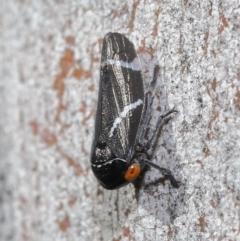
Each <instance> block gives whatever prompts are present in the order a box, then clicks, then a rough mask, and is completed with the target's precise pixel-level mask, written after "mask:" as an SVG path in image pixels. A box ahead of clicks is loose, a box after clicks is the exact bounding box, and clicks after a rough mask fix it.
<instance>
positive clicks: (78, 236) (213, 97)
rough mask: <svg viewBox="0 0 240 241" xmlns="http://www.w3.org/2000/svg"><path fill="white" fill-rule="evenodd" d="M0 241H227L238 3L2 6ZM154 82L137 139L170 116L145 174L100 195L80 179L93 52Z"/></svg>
mask: <svg viewBox="0 0 240 241" xmlns="http://www.w3.org/2000/svg"><path fill="white" fill-rule="evenodd" d="M0 16H1V17H0V26H1V27H0V29H1V30H0V31H1V39H0V49H1V55H0V58H1V67H0V79H1V81H0V103H1V110H0V135H1V136H0V178H1V184H0V197H1V198H0V239H1V240H6V241H9V240H18V241H25V240H34V241H38V240H39V241H40V240H41V241H48V240H49V241H50V240H51V241H52V240H64V241H65V240H69V241H75V240H76V241H77V240H93V241H95V240H96V241H99V240H104V241H105V240H106V241H108V240H114V241H117V240H121V241H122V240H124V241H125V240H137V241H139V240H144V241H153V240H157V241H158V240H161V241H163V240H177V241H178V240H184V241H185V240H191V241H194V240H231V241H233V240H240V189H239V186H240V161H239V156H240V25H239V23H240V2H239V1H238V0H230V1H215V0H213V1H188V0H184V1H154V0H152V1H148V0H147V1H140V0H138V1H131V0H130V1H108V0H102V1H76V0H72V1H53V0H48V1H13V0H9V1H2V3H1V8H0ZM110 31H111V32H120V33H122V34H124V35H126V36H127V37H128V38H129V39H130V40H131V41H132V42H133V43H134V44H135V47H136V50H137V52H138V53H139V58H140V61H141V63H142V69H143V76H144V79H145V83H146V85H147V83H149V81H151V78H152V75H153V68H154V66H155V65H156V64H159V65H160V67H161V75H159V77H158V83H157V88H156V92H155V99H154V103H153V109H154V112H153V115H152V119H151V127H153V126H154V124H155V123H156V121H157V118H158V116H159V115H160V114H161V113H163V112H165V111H166V110H169V109H170V108H172V107H173V106H175V107H176V109H177V110H178V113H177V114H175V115H173V116H172V118H169V119H168V121H167V122H166V123H165V125H164V126H163V127H162V129H161V132H160V133H159V135H158V137H157V140H156V143H155V147H154V149H153V151H152V153H151V160H152V161H153V162H154V163H156V164H159V165H161V166H162V167H165V168H168V169H170V170H171V171H172V172H173V173H174V175H175V176H176V178H177V179H178V180H180V181H181V185H180V187H179V188H178V189H174V188H173V187H171V185H170V182H169V180H167V179H164V178H162V175H161V173H159V172H158V171H157V170H154V169H148V170H146V171H145V172H144V173H143V174H142V175H141V177H140V179H139V180H138V181H137V182H136V183H135V186H134V185H133V184H129V185H127V186H125V187H123V188H121V189H118V190H114V191H108V190H104V189H103V188H102V187H100V185H99V184H98V183H97V181H96V179H95V177H94V176H93V173H92V171H91V168H90V151H91V142H92V137H93V132H94V117H95V112H96V106H97V97H98V84H99V69H100V56H101V45H102V39H103V37H104V35H105V34H106V33H108V32H110Z"/></svg>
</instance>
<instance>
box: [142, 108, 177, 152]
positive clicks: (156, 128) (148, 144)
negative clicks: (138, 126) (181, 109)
mask: <svg viewBox="0 0 240 241" xmlns="http://www.w3.org/2000/svg"><path fill="white" fill-rule="evenodd" d="M174 112H177V111H176V110H175V109H174V107H173V108H172V109H171V110H169V111H168V112H166V113H165V114H163V115H161V116H159V118H158V121H157V124H156V126H155V128H154V130H153V133H152V136H151V138H150V139H149V140H148V141H147V142H146V144H145V146H144V149H145V150H146V151H148V150H149V149H150V148H151V147H152V145H153V141H154V140H155V137H156V134H157V133H158V130H159V128H160V126H161V125H162V124H163V121H164V118H165V117H167V116H169V115H170V114H172V113H174Z"/></svg>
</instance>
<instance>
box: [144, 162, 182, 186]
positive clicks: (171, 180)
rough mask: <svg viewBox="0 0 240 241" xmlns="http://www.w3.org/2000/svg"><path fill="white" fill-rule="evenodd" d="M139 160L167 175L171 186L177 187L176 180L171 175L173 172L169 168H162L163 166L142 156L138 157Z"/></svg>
mask: <svg viewBox="0 0 240 241" xmlns="http://www.w3.org/2000/svg"><path fill="white" fill-rule="evenodd" d="M139 162H140V163H142V164H146V165H148V166H150V167H153V168H155V169H157V170H159V171H160V172H161V173H162V174H163V175H164V176H167V177H168V178H169V179H170V182H171V184H172V186H173V187H176V188H177V187H178V186H179V185H178V181H177V180H176V179H175V177H174V176H173V174H172V172H171V171H170V170H168V169H166V168H163V167H160V166H158V165H157V164H155V163H152V162H151V161H149V160H148V159H146V158H144V157H140V158H139Z"/></svg>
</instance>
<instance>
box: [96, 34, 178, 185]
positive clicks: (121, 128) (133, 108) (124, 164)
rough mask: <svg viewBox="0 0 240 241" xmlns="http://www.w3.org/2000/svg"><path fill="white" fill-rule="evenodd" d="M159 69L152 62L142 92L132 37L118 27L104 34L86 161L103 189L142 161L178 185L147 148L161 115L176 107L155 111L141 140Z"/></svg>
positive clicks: (130, 176)
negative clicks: (152, 124) (157, 113)
mask: <svg viewBox="0 0 240 241" xmlns="http://www.w3.org/2000/svg"><path fill="white" fill-rule="evenodd" d="M158 70H159V66H156V67H155V68H154V74H153V80H152V82H151V83H150V85H149V88H148V90H147V91H146V93H144V86H143V77H142V73H141V65H140V62H139V60H138V57H137V54H136V51H135V48H134V45H133V43H132V42H130V41H129V40H128V39H127V38H126V37H125V36H123V35H122V34H120V33H108V34H107V35H106V36H105V37H104V40H103V47H102V59H101V69H100V85H99V96H98V105H97V113H96V122H95V135H94V139H93V144H92V151H91V167H92V170H93V173H94V174H95V176H96V178H97V179H98V181H99V183H100V184H101V185H102V186H103V187H104V188H106V189H115V188H119V187H121V186H123V185H125V184H127V183H129V182H131V181H133V180H135V179H136V178H137V177H138V175H139V174H140V172H141V170H142V169H143V168H144V167H145V166H146V165H148V166H151V167H154V168H156V169H158V170H159V171H161V172H162V174H163V175H165V176H167V177H169V179H170V181H171V183H172V186H174V187H177V186H178V183H177V181H176V179H175V178H174V176H173V175H172V173H171V172H170V171H169V170H167V169H165V168H162V167H160V166H158V165H156V164H154V163H152V162H151V161H150V160H149V157H148V154H147V151H148V150H149V149H150V148H151V147H152V145H153V142H154V139H155V136H156V133H157V132H158V129H159V127H160V126H161V124H162V123H163V120H164V118H165V117H167V116H168V115H170V114H172V113H174V112H175V110H174V109H171V110H169V111H168V112H166V113H165V114H163V115H161V116H159V119H158V121H157V124H156V126H155V128H154V129H153V130H152V134H151V136H150V138H149V139H148V140H147V141H146V140H145V136H146V130H147V126H148V123H149V120H150V117H151V111H152V101H153V93H152V92H153V89H154V87H155V84H156V80H157V74H158Z"/></svg>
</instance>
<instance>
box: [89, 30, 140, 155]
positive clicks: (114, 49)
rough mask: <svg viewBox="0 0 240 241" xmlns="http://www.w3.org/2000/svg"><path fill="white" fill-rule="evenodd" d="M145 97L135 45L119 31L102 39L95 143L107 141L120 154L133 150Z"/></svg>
mask: <svg viewBox="0 0 240 241" xmlns="http://www.w3.org/2000/svg"><path fill="white" fill-rule="evenodd" d="M143 101H144V90H143V79H142V74H141V65H140V62H139V60H138V57H137V54H136V51H135V48H134V45H133V43H132V42H130V41H129V40H128V39H127V38H126V37H125V36H123V35H122V34H119V33H109V34H107V35H106V36H105V38H104V40H103V48H102V59H101V70H100V87H99V99H98V107H97V115H96V125H95V137H94V142H95V143H93V147H94V145H95V146H96V144H97V142H99V141H100V142H101V143H105V144H106V146H108V148H109V149H110V150H111V152H112V153H113V154H114V155H115V156H116V157H118V158H122V159H125V160H126V159H129V158H132V155H133V154H134V153H133V152H132V150H133V149H134V147H135V144H136V143H135V142H136V137H137V133H138V127H139V123H140V120H141V115H142V110H143Z"/></svg>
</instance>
